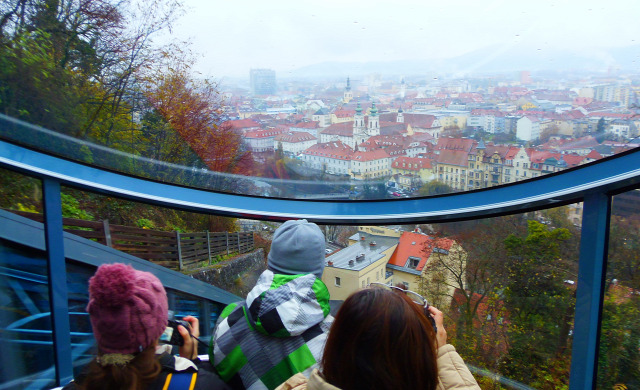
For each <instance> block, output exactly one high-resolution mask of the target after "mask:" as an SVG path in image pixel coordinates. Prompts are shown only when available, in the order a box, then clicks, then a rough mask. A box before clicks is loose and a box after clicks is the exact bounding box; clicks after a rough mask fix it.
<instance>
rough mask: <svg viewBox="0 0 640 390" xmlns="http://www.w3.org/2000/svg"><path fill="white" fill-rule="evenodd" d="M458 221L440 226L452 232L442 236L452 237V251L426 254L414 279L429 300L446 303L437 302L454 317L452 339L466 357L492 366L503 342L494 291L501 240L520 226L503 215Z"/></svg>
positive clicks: (502, 258)
mask: <svg viewBox="0 0 640 390" xmlns="http://www.w3.org/2000/svg"><path fill="white" fill-rule="evenodd" d="M459 225H460V226H456V227H455V228H454V229H441V231H442V233H444V234H447V233H446V232H447V231H455V234H452V235H448V236H446V238H447V239H451V240H454V241H455V242H456V244H454V246H453V248H454V250H450V251H448V253H444V252H433V253H431V258H430V262H429V264H428V266H427V267H428V268H427V270H426V271H425V272H423V274H424V277H421V278H420V279H419V285H420V290H421V291H422V292H424V293H425V294H426V295H427V296H429V297H430V298H431V299H430V300H431V301H433V302H434V305H436V306H438V304H440V305H446V306H439V307H440V308H441V310H443V311H444V312H445V314H446V315H447V316H448V317H449V318H451V320H452V321H453V325H454V327H452V329H451V332H450V335H451V338H452V343H454V344H455V345H456V348H457V349H458V350H459V351H460V353H461V354H462V355H463V356H464V357H465V359H469V361H471V362H473V363H474V364H477V365H480V366H483V367H485V368H489V369H495V368H496V366H497V361H498V360H499V358H500V357H501V355H502V354H503V353H504V350H505V344H506V322H503V319H504V318H505V317H506V314H505V313H504V310H505V308H504V303H503V301H502V299H501V297H500V295H499V292H500V288H501V286H502V282H503V275H504V273H505V266H506V251H505V247H504V239H505V237H507V236H508V235H509V234H511V233H513V232H518V231H521V232H523V231H524V229H523V225H522V218H521V216H519V215H518V216H506V217H499V218H492V219H488V220H483V221H480V222H474V221H470V222H464V223H459ZM442 233H440V234H442ZM440 239H442V238H436V239H435V244H434V245H436V246H438V244H437V242H438V240H440ZM427 251H428V252H431V249H430V248H428V249H427ZM449 302H450V306H449V305H448V303H449ZM448 330H449V329H448Z"/></svg>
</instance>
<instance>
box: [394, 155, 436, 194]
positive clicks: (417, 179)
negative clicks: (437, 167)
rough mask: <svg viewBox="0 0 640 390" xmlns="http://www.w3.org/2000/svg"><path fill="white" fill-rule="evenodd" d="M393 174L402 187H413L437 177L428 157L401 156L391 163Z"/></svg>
mask: <svg viewBox="0 0 640 390" xmlns="http://www.w3.org/2000/svg"><path fill="white" fill-rule="evenodd" d="M391 176H392V178H393V179H394V181H395V182H396V183H398V184H399V185H400V187H402V188H405V189H412V188H419V187H420V186H421V185H422V184H424V183H426V182H428V181H430V180H433V179H435V172H434V169H433V166H432V165H431V160H430V159H428V158H419V157H406V156H401V157H398V158H396V159H395V160H394V161H393V162H392V163H391Z"/></svg>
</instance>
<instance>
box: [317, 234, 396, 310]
mask: <svg viewBox="0 0 640 390" xmlns="http://www.w3.org/2000/svg"><path fill="white" fill-rule="evenodd" d="M371 229H374V228H371ZM383 229H385V228H380V230H383ZM365 230H366V229H363V230H362V231H360V232H358V233H356V234H354V235H353V236H351V237H349V243H350V245H349V246H348V247H346V248H344V249H342V250H340V251H338V252H336V253H334V254H332V255H331V256H329V257H327V258H326V261H327V263H326V264H327V265H326V267H325V269H324V273H323V274H322V281H323V282H324V284H326V285H327V288H328V289H329V294H330V296H331V299H332V300H341V301H342V300H345V299H346V298H347V297H348V296H349V295H351V294H352V293H353V292H355V291H357V290H359V289H361V288H364V287H366V286H367V285H368V284H369V283H373V282H377V283H389V278H388V276H387V270H386V265H387V262H388V261H389V258H390V257H391V254H392V253H393V251H394V249H395V247H396V245H397V244H398V238H397V237H385V236H380V235H372V234H369V233H366V232H365ZM384 231H388V230H384ZM392 234H396V233H392Z"/></svg>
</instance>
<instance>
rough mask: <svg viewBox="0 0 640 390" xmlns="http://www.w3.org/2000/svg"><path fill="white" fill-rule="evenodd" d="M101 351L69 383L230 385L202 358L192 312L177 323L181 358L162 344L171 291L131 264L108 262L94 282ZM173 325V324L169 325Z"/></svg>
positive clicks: (92, 300)
mask: <svg viewBox="0 0 640 390" xmlns="http://www.w3.org/2000/svg"><path fill="white" fill-rule="evenodd" d="M87 311H88V312H89V316H90V318H91V325H92V327H93V334H94V336H95V339H96V342H97V344H98V355H97V356H96V357H95V359H93V361H92V362H91V363H90V364H89V365H88V367H86V368H85V370H84V372H83V373H82V374H81V375H79V376H77V377H76V379H75V380H74V381H73V382H71V383H69V384H68V385H67V386H65V387H64V390H73V389H78V390H80V389H87V390H93V389H105V390H106V389H127V390H129V389H130V390H148V389H185V390H186V389H190V390H191V389H194V390H198V389H227V388H228V387H227V386H226V385H225V384H224V382H222V381H221V380H220V378H219V377H218V376H217V375H216V374H215V373H213V372H211V371H208V370H207V369H206V368H207V366H209V367H210V365H209V364H208V363H206V362H204V364H201V362H200V360H199V359H198V352H197V341H196V340H197V337H199V336H200V330H199V323H198V319H197V318H195V317H191V316H187V317H184V318H183V321H186V323H188V325H187V326H188V327H189V328H190V329H189V330H187V329H186V328H185V326H183V325H178V326H177V327H176V329H177V331H178V332H179V334H180V336H181V337H182V343H181V344H182V346H180V348H179V352H180V354H179V356H173V355H171V354H170V353H169V352H170V351H171V346H170V345H159V339H160V337H161V336H162V335H163V333H165V331H166V330H167V325H168V303H167V293H166V292H165V290H164V287H163V286H162V283H160V280H158V278H157V277H155V276H154V275H153V274H151V273H149V272H142V271H137V270H135V269H134V268H133V267H131V266H129V265H125V264H105V265H102V266H100V267H99V268H98V270H97V271H96V273H95V275H94V276H93V277H92V278H91V279H90V280H89V304H88V305H87ZM169 329H171V327H169Z"/></svg>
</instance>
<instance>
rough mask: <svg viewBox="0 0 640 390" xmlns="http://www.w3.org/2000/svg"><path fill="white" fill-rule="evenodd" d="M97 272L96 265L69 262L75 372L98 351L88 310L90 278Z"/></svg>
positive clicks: (71, 328)
mask: <svg viewBox="0 0 640 390" xmlns="http://www.w3.org/2000/svg"><path fill="white" fill-rule="evenodd" d="M95 272H96V269H95V267H91V266H87V265H83V264H79V263H75V262H67V288H68V289H69V290H68V293H69V297H68V298H69V327H70V330H71V358H72V361H73V369H74V373H75V374H77V373H79V372H80V371H81V370H82V369H83V367H85V366H86V365H87V364H89V362H90V361H91V360H92V359H93V358H94V357H95V355H96V352H97V348H96V344H95V339H94V337H93V331H92V328H91V321H90V320H89V313H87V310H86V308H87V304H88V303H89V278H91V277H92V276H93V274H94V273H95Z"/></svg>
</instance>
